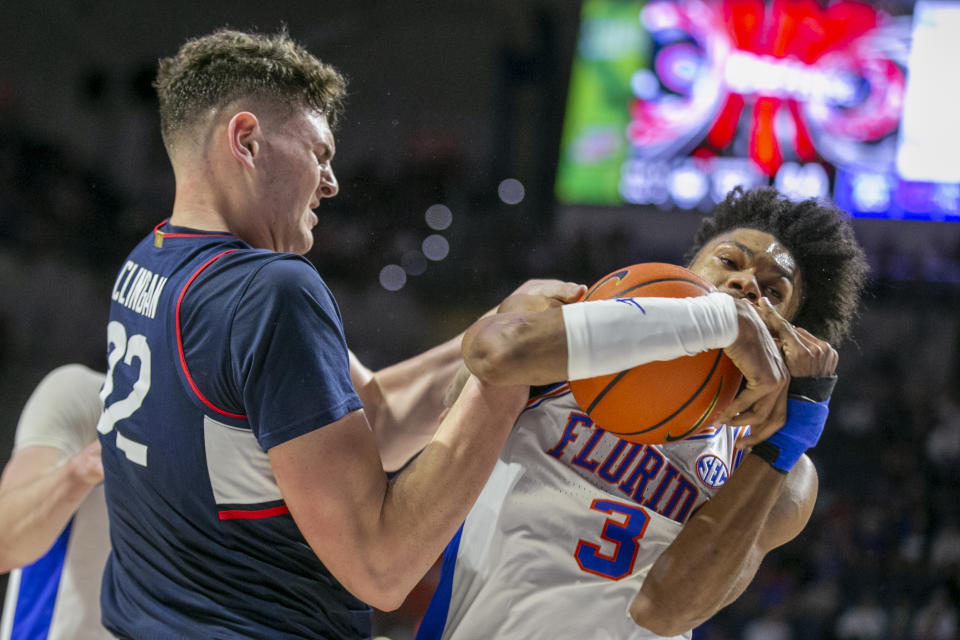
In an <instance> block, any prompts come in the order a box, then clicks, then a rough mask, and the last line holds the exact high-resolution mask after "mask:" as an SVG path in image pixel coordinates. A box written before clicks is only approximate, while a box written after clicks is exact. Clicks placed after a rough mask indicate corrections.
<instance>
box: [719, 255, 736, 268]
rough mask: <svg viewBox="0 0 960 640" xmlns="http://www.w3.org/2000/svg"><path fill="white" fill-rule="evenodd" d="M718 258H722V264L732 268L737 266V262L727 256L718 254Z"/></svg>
mask: <svg viewBox="0 0 960 640" xmlns="http://www.w3.org/2000/svg"><path fill="white" fill-rule="evenodd" d="M717 259H718V260H720V264H722V265H723V266H725V267H729V268H731V269H736V268H737V263H736V262H734V261H733V260H731V259H730V258H728V257H727V256H717Z"/></svg>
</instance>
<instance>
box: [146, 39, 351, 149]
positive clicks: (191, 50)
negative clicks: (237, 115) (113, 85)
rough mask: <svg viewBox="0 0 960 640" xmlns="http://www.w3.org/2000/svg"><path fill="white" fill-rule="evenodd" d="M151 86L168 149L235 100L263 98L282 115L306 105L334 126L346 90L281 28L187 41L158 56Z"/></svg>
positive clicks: (341, 81)
mask: <svg viewBox="0 0 960 640" xmlns="http://www.w3.org/2000/svg"><path fill="white" fill-rule="evenodd" d="M153 86H154V88H155V89H156V90H157V96H158V98H159V102H160V129H161V133H162V134H163V140H164V144H165V145H166V147H167V150H168V151H169V150H170V149H171V148H172V146H173V145H174V144H175V142H176V141H177V140H178V139H179V138H180V137H181V136H182V135H183V134H185V133H190V132H192V129H193V128H194V127H195V126H196V125H198V124H199V123H200V122H201V121H202V120H203V118H204V116H205V115H206V114H209V113H210V111H211V110H212V109H217V108H219V107H223V106H225V105H227V104H229V103H231V102H233V101H234V100H237V99H239V98H246V97H249V98H252V99H254V100H261V101H264V102H266V103H268V104H269V105H270V106H271V107H272V108H276V109H278V110H280V111H279V112H280V113H281V114H283V115H290V114H292V113H293V111H294V110H295V109H302V108H307V107H309V108H312V109H315V110H316V111H318V112H320V113H323V114H324V115H325V116H326V118H327V121H328V123H329V125H330V126H331V127H333V126H335V124H336V120H337V118H338V117H339V115H340V114H341V112H342V110H343V100H344V96H345V94H346V80H345V79H344V77H343V76H342V75H341V74H340V73H339V72H338V71H337V70H336V69H334V68H333V67H332V66H330V65H328V64H325V63H323V62H321V61H320V60H319V59H317V58H316V57H315V56H314V55H313V54H311V53H310V52H309V51H307V50H306V49H305V48H304V47H303V46H301V45H299V44H298V43H296V42H294V41H293V40H292V39H291V38H290V36H289V35H288V34H287V32H286V30H285V29H284V30H281V31H280V32H278V33H276V34H272V35H268V34H260V33H248V32H242V31H233V30H230V29H219V30H217V31H214V32H213V33H211V34H208V35H205V36H201V37H198V38H193V39H191V40H188V41H187V42H185V43H184V44H183V46H182V47H180V50H179V51H177V54H176V55H175V56H173V57H171V58H161V59H160V61H159V66H158V70H157V77H156V80H155V81H154V83H153Z"/></svg>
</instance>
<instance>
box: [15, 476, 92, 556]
mask: <svg viewBox="0 0 960 640" xmlns="http://www.w3.org/2000/svg"><path fill="white" fill-rule="evenodd" d="M75 471H76V470H75V469H74V464H73V460H72V459H70V460H66V461H65V462H64V463H63V464H61V465H60V466H57V467H55V468H51V469H49V470H47V471H45V472H42V473H40V474H37V475H35V476H34V477H33V478H31V479H30V480H29V481H27V482H25V483H21V484H17V485H15V486H10V487H5V488H4V490H3V491H0V572H6V571H9V570H10V569H13V568H16V567H21V566H24V565H27V564H30V563H31V562H33V561H34V560H36V559H37V558H39V557H40V556H42V555H43V554H44V553H45V552H46V551H47V550H48V549H49V548H50V546H51V545H52V544H53V543H54V541H56V539H57V536H59V535H60V532H61V531H63V528H64V527H65V526H66V525H67V522H69V521H70V518H71V517H72V516H73V514H74V512H75V511H76V509H77V507H79V506H80V503H81V502H83V500H84V498H86V496H87V494H88V493H89V492H90V490H91V489H92V488H93V486H94V485H93V484H89V483H88V482H87V481H85V480H84V479H82V478H81V477H79V476H78V475H77V473H76V472H75Z"/></svg>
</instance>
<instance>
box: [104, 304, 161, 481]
mask: <svg viewBox="0 0 960 640" xmlns="http://www.w3.org/2000/svg"><path fill="white" fill-rule="evenodd" d="M107 348H108V349H109V350H110V353H109V354H108V355H107V379H106V380H105V381H104V383H103V389H101V390H100V400H101V401H102V402H103V404H104V409H103V414H101V416H100V422H98V423H97V431H99V432H100V433H102V434H104V435H106V434H108V433H110V432H111V431H113V428H114V426H115V425H116V424H117V422H118V421H120V420H123V419H125V418H129V417H130V416H132V415H133V412H134V411H136V410H137V409H139V408H140V405H142V404H143V399H144V398H145V397H146V395H147V392H148V391H150V346H149V345H148V344H147V338H146V336H142V335H140V334H137V335H133V336H130V339H129V340H128V339H127V330H126V329H125V328H124V326H123V325H122V324H120V323H119V322H117V321H116V320H112V321H111V322H110V323H109V324H108V325H107ZM134 358H136V359H137V360H139V361H140V375H139V376H138V377H137V381H136V382H134V383H133V388H132V389H131V390H130V393H129V394H128V395H127V396H126V397H125V398H122V399H120V400H116V401H115V402H113V404H111V405H110V406H109V407H108V406H106V404H107V398H109V397H110V394H111V393H113V375H114V370H115V368H116V366H117V363H119V362H120V360H121V359H123V363H124V364H126V365H128V366H129V365H132V364H133V360H134ZM117 449H120V450H121V451H123V452H124V453H125V454H126V456H127V459H128V460H130V461H131V462H135V463H137V464H139V465H142V466H144V467H145V466H147V446H146V445H144V444H140V443H139V442H134V441H133V440H131V439H129V438H127V437H126V436H124V435H123V434H122V433H120V430H119V429H117Z"/></svg>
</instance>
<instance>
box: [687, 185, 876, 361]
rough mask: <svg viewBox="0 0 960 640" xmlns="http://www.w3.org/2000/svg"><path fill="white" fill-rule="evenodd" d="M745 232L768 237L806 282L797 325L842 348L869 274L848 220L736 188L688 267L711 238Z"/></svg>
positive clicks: (773, 193) (701, 236)
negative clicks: (789, 256)
mask: <svg viewBox="0 0 960 640" xmlns="http://www.w3.org/2000/svg"><path fill="white" fill-rule="evenodd" d="M742 228H749V229H757V230H759V231H764V232H766V233H769V234H770V235H772V236H774V237H775V238H776V239H777V240H778V241H779V242H780V244H782V245H783V246H784V247H786V248H787V250H788V251H789V252H790V253H791V254H792V255H793V257H794V259H795V260H796V261H797V266H798V268H799V270H800V274H801V277H802V286H801V292H800V293H801V296H802V297H801V300H800V307H799V308H798V310H797V315H796V317H794V319H793V323H794V324H796V325H797V326H800V327H803V328H804V329H806V330H807V331H809V332H811V333H812V334H814V335H815V336H817V337H819V338H822V339H824V340H826V341H827V342H829V343H830V344H832V345H834V346H837V345H839V344H840V343H841V342H842V341H843V339H844V338H846V337H847V336H848V335H849V333H850V330H851V328H852V325H853V321H854V320H855V319H856V317H857V314H858V312H859V307H860V296H861V294H862V293H863V288H864V285H865V283H866V278H867V272H868V271H869V270H870V267H869V266H868V264H867V260H866V256H865V255H864V252H863V249H862V248H861V247H860V245H859V243H858V242H857V240H856V238H855V237H854V235H853V227H852V226H851V224H850V220H849V218H848V216H847V215H846V214H845V213H844V212H843V211H841V210H840V209H837V208H836V207H833V206H831V205H827V204H824V203H823V202H819V201H817V200H814V199H809V200H803V201H800V202H794V201H791V200H789V199H787V198H786V197H784V196H783V195H782V194H780V192H779V191H777V190H776V189H774V188H772V187H761V188H757V189H751V190H749V191H744V190H743V188H741V187H736V188H735V189H734V190H733V191H731V192H730V193H729V194H728V195H727V197H726V199H725V200H724V201H723V202H721V203H720V204H719V205H717V207H716V209H714V213H713V216H712V217H709V218H705V219H704V220H703V222H702V223H701V224H700V228H699V230H698V231H697V233H696V235H695V236H694V239H693V246H692V247H691V248H690V250H689V251H688V252H687V256H686V257H687V260H688V264H689V261H692V260H693V258H694V257H695V256H696V255H697V254H698V253H699V252H700V250H701V249H703V247H704V246H705V245H706V244H707V243H708V242H710V241H711V240H712V239H713V238H715V237H717V236H718V235H720V234H723V233H726V232H728V231H732V230H734V229H742Z"/></svg>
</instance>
